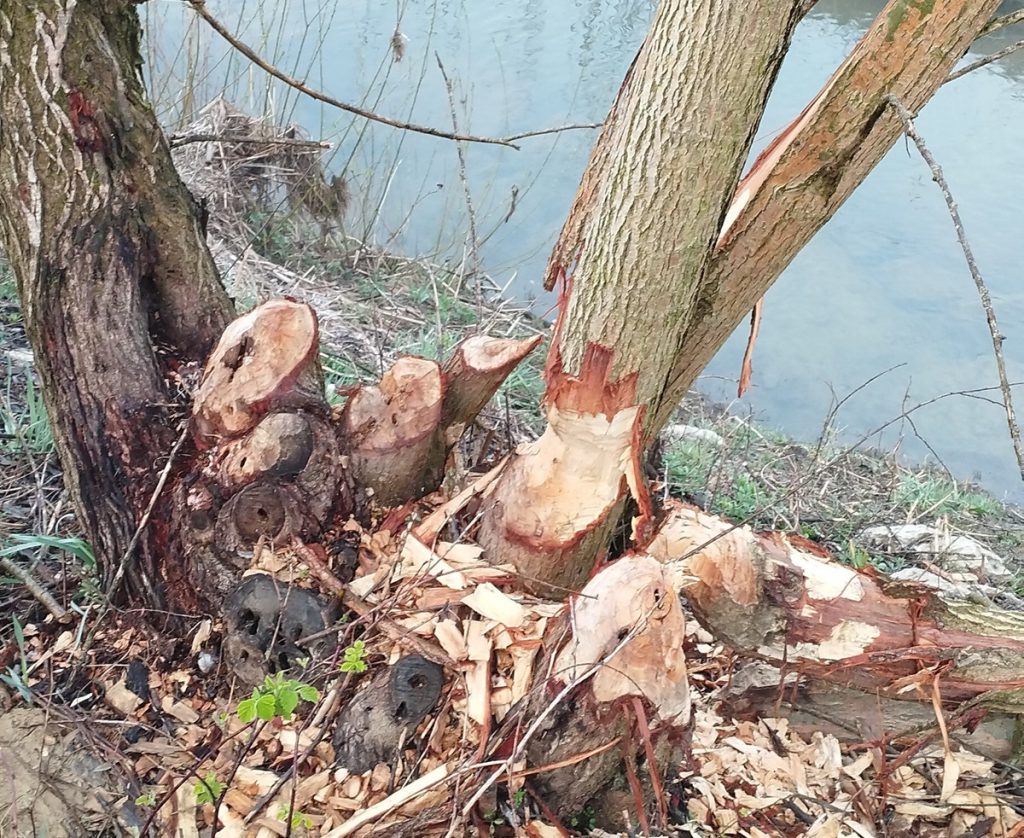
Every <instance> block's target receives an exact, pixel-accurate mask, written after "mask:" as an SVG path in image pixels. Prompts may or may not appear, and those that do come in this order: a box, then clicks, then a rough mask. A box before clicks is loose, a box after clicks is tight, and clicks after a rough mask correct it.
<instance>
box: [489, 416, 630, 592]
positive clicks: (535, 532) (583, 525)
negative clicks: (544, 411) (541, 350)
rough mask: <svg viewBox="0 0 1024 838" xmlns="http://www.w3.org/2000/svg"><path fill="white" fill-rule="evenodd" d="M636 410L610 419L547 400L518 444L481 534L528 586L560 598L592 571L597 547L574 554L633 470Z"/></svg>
mask: <svg viewBox="0 0 1024 838" xmlns="http://www.w3.org/2000/svg"><path fill="white" fill-rule="evenodd" d="M638 411H639V408H637V407H627V408H625V409H623V410H620V411H619V412H617V413H616V414H614V416H612V418H611V419H609V418H607V417H606V416H604V415H603V414H598V415H593V414H585V413H578V412H576V411H573V410H568V409H566V410H560V409H559V408H558V407H556V406H555V405H551V406H550V407H549V408H548V426H547V428H546V429H545V430H544V433H543V435H542V436H541V437H540V439H538V440H536V441H535V442H531V443H527V444H525V445H522V446H520V447H519V449H518V450H517V452H516V455H515V457H514V458H513V459H512V461H511V462H510V463H509V465H508V467H507V469H506V470H505V472H504V473H503V474H502V475H501V476H500V478H499V479H498V481H497V482H496V484H495V485H494V486H493V488H492V490H491V492H490V493H489V494H488V495H486V496H485V497H486V499H485V501H484V504H485V507H484V508H485V514H484V516H483V518H482V522H481V528H480V533H479V536H478V539H479V542H480V544H481V546H483V547H484V549H485V551H486V552H487V555H488V556H489V558H490V559H491V560H492V561H494V562H496V563H499V564H500V563H504V562H510V563H512V564H514V565H515V566H516V568H517V569H518V570H519V571H520V573H521V574H522V582H523V584H524V586H525V587H526V588H527V589H530V590H533V591H535V592H537V593H540V594H543V595H545V596H552V595H554V596H557V597H558V598H562V597H563V596H564V594H565V592H566V591H572V590H578V589H579V587H580V586H581V585H582V584H583V583H584V582H585V581H586V579H587V577H588V576H589V575H590V571H591V569H592V568H593V563H594V559H595V558H596V556H595V555H593V554H591V555H590V556H589V562H578V561H575V560H572V558H571V557H573V556H575V555H576V550H577V548H579V547H580V545H581V544H582V542H583V541H584V539H585V538H586V537H587V535H588V534H589V533H592V532H596V531H597V530H598V528H599V527H600V525H601V524H602V523H603V522H604V521H605V519H606V518H607V516H608V514H609V512H610V511H611V510H612V508H614V507H615V506H616V505H617V503H618V500H619V498H620V496H621V494H622V490H623V487H624V486H625V484H626V481H627V476H630V475H632V467H633V443H634V429H635V426H636V420H637V416H638Z"/></svg>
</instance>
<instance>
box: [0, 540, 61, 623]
mask: <svg viewBox="0 0 1024 838" xmlns="http://www.w3.org/2000/svg"><path fill="white" fill-rule="evenodd" d="M0 567H2V568H3V569H4V570H6V571H7V572H8V573H10V574H11V575H12V576H15V577H17V578H18V579H19V580H20V581H21V584H22V585H24V586H25V590H27V591H28V592H29V593H30V594H32V596H34V597H35V598H36V599H38V600H39V602H40V603H41V604H42V606H43V607H44V608H45V609H46V610H47V611H49V612H50V613H51V614H53V616H54V619H56V620H57V622H58V623H67V622H69V621H70V620H71V615H70V614H69V613H68V611H67V610H66V609H65V608H64V607H62V606H61V604H60V603H59V602H57V600H55V599H54V598H53V596H52V595H51V594H50V592H49V591H48V590H46V588H44V587H43V586H42V585H41V584H40V582H39V581H38V580H37V579H36V578H35V577H34V576H33V575H32V574H31V573H30V572H29V570H28V569H27V568H24V567H21V566H20V565H19V564H17V563H16V562H14V561H12V560H11V559H9V558H7V557H6V556H0Z"/></svg>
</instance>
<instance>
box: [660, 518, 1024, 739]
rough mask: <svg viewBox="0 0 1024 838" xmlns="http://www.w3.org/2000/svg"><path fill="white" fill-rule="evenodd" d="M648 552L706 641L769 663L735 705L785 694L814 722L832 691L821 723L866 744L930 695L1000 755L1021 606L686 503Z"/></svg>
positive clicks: (1017, 662)
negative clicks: (767, 679) (943, 589)
mask: <svg viewBox="0 0 1024 838" xmlns="http://www.w3.org/2000/svg"><path fill="white" fill-rule="evenodd" d="M648 552H649V554H650V555H651V556H653V557H654V558H657V559H658V560H659V561H662V562H665V564H666V566H667V567H668V568H669V569H670V570H671V571H672V574H673V577H674V579H675V582H674V584H675V587H676V588H677V589H678V590H680V591H681V592H682V594H683V596H684V597H685V599H686V601H687V602H688V603H689V605H690V606H691V608H692V609H693V611H694V614H695V615H696V616H697V619H698V620H699V621H700V623H701V624H702V625H703V626H704V627H705V628H707V629H708V630H709V631H710V632H711V633H712V634H714V636H715V637H716V638H717V639H719V640H720V641H722V642H723V643H725V644H726V645H727V646H729V647H731V648H732V649H733V650H735V651H736V652H738V653H739V654H740V655H741V656H743V657H746V658H756V659H759V660H761V661H764V662H767V663H769V664H771V665H772V666H773V667H774V668H775V669H776V670H777V671H778V679H777V680H776V681H775V683H774V684H770V683H769V684H765V683H763V682H762V683H751V684H750V690H749V691H747V690H746V689H743V688H739V687H737V688H735V689H734V690H733V691H732V693H733V695H734V701H735V703H736V704H737V705H738V706H740V707H744V706H745V708H746V709H747V710H748V711H751V710H762V709H765V710H766V708H767V707H771V706H773V705H776V704H777V703H778V702H781V701H783V700H786V701H788V702H789V704H790V705H791V706H792V708H793V709H794V711H795V712H803V713H805V714H808V715H809V714H813V717H814V718H818V717H819V716H820V717H822V718H826V719H827V718H829V711H830V708H831V709H832V710H833V711H834V708H835V707H836V706H837V702H845V703H846V706H847V708H848V709H849V711H850V712H846V713H844V714H843V715H841V716H837V717H835V718H837V719H838V720H839V722H840V724H838V725H835V726H834V727H835V732H836V733H837V735H839V736H840V738H842V739H846V740H848V741H849V740H850V739H851V737H853V738H855V739H856V740H857V741H871V740H877V739H879V738H880V737H881V736H882V734H884V733H890V734H904V733H911V732H914V731H913V729H912V724H911V722H916V723H917V724H919V725H923V726H928V724H929V722H933V721H934V712H935V711H934V709H933V708H932V707H931V704H932V702H933V700H934V699H935V696H936V695H937V696H938V698H939V700H940V701H941V702H942V705H943V706H944V707H946V708H947V709H948V711H949V712H950V714H951V715H956V716H958V717H961V723H963V724H966V723H967V722H970V727H972V728H973V727H974V726H976V725H977V724H978V722H979V721H981V720H982V719H983V718H985V717H986V716H987V717H988V722H989V726H988V729H987V730H983V731H982V733H981V734H980V735H978V736H976V737H975V740H974V742H973V744H974V745H975V746H976V747H978V748H980V750H982V751H983V752H985V753H990V754H993V755H995V756H998V757H999V758H1006V757H1008V756H1010V755H1011V752H1010V743H1009V742H1004V743H1003V746H1004V747H1001V748H1000V747H998V740H997V739H996V738H994V737H993V735H992V732H991V731H992V730H993V729H995V730H997V731H1004V732H1005V731H1006V730H1007V728H1009V729H1010V730H1013V728H1014V727H1015V724H1016V723H1015V722H1010V721H1009V720H1008V716H1009V717H1013V718H1015V717H1016V716H1018V715H1019V714H1020V713H1021V712H1022V711H1024V615H1022V614H1020V613H1018V612H1013V611H1007V610H1005V609H1001V608H997V607H995V606H990V605H983V604H979V603H975V602H964V601H952V600H946V599H943V598H942V597H941V596H940V595H939V594H938V593H937V592H936V591H934V590H932V589H931V588H928V587H925V586H923V585H920V584H915V583H912V582H895V581H892V580H888V579H886V577H885V576H883V575H882V574H880V573H878V572H877V571H875V570H873V569H871V568H867V569H864V570H856V569H854V568H852V567H849V566H847V565H843V564H840V563H839V562H837V561H835V560H834V559H832V558H830V557H829V556H828V554H827V553H825V552H824V551H822V550H821V548H819V547H817V546H816V545H814V544H812V543H811V542H809V541H807V540H806V539H803V538H800V537H798V536H786V535H783V534H782V533H777V532H775V533H766V534H758V533H755V532H753V531H751V530H750V529H749V528H748V527H740V528H736V527H735V526H734V525H732V524H730V523H728V522H727V521H723V520H722V519H720V518H717V517H715V516H712V515H707V514H705V513H703V512H701V511H699V510H697V509H693V508H690V507H684V506H679V507H677V508H675V509H673V510H672V511H671V513H670V514H669V516H668V517H667V519H666V521H665V522H664V524H663V525H662V527H661V528H660V529H659V531H658V534H657V536H656V537H655V538H654V540H653V541H652V542H651V544H650V545H649V547H648ZM909 702H924V703H925V704H926V707H925V708H920V709H918V708H914V707H908V706H907V704H908V703H909ZM854 708H859V710H855V709H854ZM969 710H970V711H973V714H968V713H967V711H969ZM816 711H817V712H816ZM766 712H770V711H767V710H766ZM965 714H966V715H965ZM997 735H998V734H997ZM994 744H995V745H997V747H993V745H994Z"/></svg>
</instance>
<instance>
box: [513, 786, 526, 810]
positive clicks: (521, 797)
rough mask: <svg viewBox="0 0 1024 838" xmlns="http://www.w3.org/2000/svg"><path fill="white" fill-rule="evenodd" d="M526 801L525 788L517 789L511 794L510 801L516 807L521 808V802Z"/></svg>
mask: <svg viewBox="0 0 1024 838" xmlns="http://www.w3.org/2000/svg"><path fill="white" fill-rule="evenodd" d="M525 802H526V789H519V791H517V792H516V793H515V794H513V795H512V803H513V804H514V805H515V807H516V808H517V809H522V808H523V804H524V803H525Z"/></svg>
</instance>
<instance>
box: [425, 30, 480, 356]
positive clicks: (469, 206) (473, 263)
mask: <svg viewBox="0 0 1024 838" xmlns="http://www.w3.org/2000/svg"><path fill="white" fill-rule="evenodd" d="M434 58H436V59H437V67H438V69H439V70H440V71H441V78H443V79H444V86H445V89H446V90H447V91H448V107H449V108H450V110H451V115H452V130H454V131H458V130H459V118H458V112H457V109H456V107H455V87H454V85H453V84H452V80H451V79H450V78H448V73H447V72H446V71H445V69H444V64H442V63H441V56H440V54H439V53H438V52H437V50H435V51H434ZM455 150H456V153H457V154H458V156H459V182H460V183H461V184H462V194H463V195H464V196H465V198H466V216H467V218H468V219H469V247H470V251H469V260H470V270H471V271H472V273H473V278H474V279H475V280H476V313H477V319H478V320H479V319H480V318H481V316H482V314H483V294H482V289H481V286H480V240H479V238H477V235H476V211H475V210H474V209H473V195H472V193H471V192H470V189H469V175H467V174H466V149H465V147H464V146H463V145H462V143H456V144H455ZM460 281H461V280H460ZM439 339H440V336H439Z"/></svg>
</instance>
